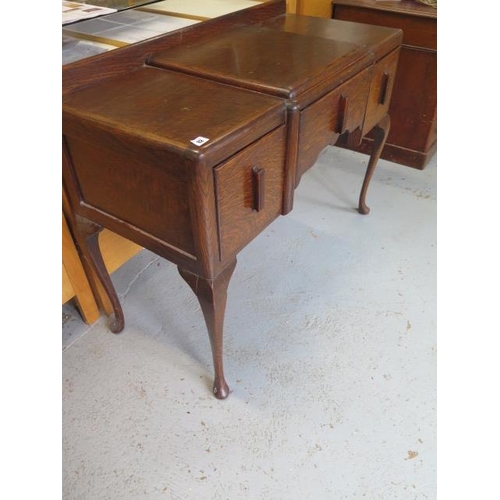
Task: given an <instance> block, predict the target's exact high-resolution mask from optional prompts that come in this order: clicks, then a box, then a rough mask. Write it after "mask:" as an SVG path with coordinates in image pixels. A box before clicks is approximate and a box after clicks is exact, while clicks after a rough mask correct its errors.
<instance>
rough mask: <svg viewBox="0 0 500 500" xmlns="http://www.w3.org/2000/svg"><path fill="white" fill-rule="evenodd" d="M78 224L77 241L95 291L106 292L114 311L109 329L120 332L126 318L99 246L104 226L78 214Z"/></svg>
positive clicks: (97, 293) (97, 294) (98, 294)
mask: <svg viewBox="0 0 500 500" xmlns="http://www.w3.org/2000/svg"><path fill="white" fill-rule="evenodd" d="M76 226H77V227H76V233H77V234H75V236H76V241H77V243H78V244H79V247H80V251H81V253H82V257H83V258H82V262H83V264H84V265H85V267H86V268H87V271H88V275H89V277H90V279H91V282H92V285H93V289H94V293H95V294H96V296H97V297H99V296H100V293H99V292H100V290H102V291H103V292H104V294H105V296H106V298H107V299H108V301H109V303H110V304H111V308H112V311H113V312H112V314H111V316H110V320H111V321H110V324H109V329H110V330H111V331H112V332H113V333H119V332H121V331H122V330H123V328H124V326H125V319H124V316H123V310H122V306H121V304H120V301H119V299H118V295H117V293H116V290H115V287H114V286H113V283H112V281H111V278H110V276H109V273H108V270H107V269H106V265H105V264H104V261H103V259H102V254H101V249H100V248H99V233H100V232H101V231H102V227H101V226H99V225H97V224H94V223H93V222H90V221H88V220H86V219H84V218H82V217H79V216H76Z"/></svg>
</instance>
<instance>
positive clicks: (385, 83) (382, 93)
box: [378, 71, 389, 104]
mask: <svg viewBox="0 0 500 500" xmlns="http://www.w3.org/2000/svg"><path fill="white" fill-rule="evenodd" d="M388 89H389V73H387V72H385V71H384V74H383V75H382V84H381V86H380V97H379V100H378V103H379V104H385V100H386V99H387V90H388Z"/></svg>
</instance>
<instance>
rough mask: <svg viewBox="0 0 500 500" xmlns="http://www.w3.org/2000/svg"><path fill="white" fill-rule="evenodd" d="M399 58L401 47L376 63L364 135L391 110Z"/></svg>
mask: <svg viewBox="0 0 500 500" xmlns="http://www.w3.org/2000/svg"><path fill="white" fill-rule="evenodd" d="M398 58H399V48H398V49H396V50H394V51H392V52H391V53H390V54H389V55H387V56H385V57H384V58H382V59H381V60H380V61H378V62H377V64H375V68H374V70H373V77H372V83H371V86H370V94H369V96H368V106H367V110H366V117H365V123H364V125H363V135H365V134H366V133H367V132H369V131H370V130H371V129H372V128H373V127H374V126H375V125H376V124H377V123H378V122H379V121H380V120H381V119H382V118H383V117H384V116H385V115H386V114H387V113H388V111H389V104H390V102H391V95H392V89H393V87H394V78H395V76H396V70H397V67H398Z"/></svg>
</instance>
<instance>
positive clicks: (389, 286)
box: [62, 147, 437, 500]
mask: <svg viewBox="0 0 500 500" xmlns="http://www.w3.org/2000/svg"><path fill="white" fill-rule="evenodd" d="M366 163H367V157H366V156H364V155H361V154H358V153H353V152H350V151H346V150H342V149H339V148H334V147H329V148H327V149H326V150H325V151H324V152H323V154H322V155H321V156H320V157H319V158H318V161H317V163H316V165H315V166H314V167H313V168H312V169H311V170H310V171H309V172H308V173H306V174H305V176H304V177H303V179H302V182H301V184H300V186H299V187H298V189H297V191H296V200H295V208H294V210H293V211H292V213H290V214H289V215H287V216H286V217H281V218H279V219H278V220H276V221H275V222H273V223H272V224H271V225H270V226H269V227H268V228H267V230H265V231H264V232H263V233H262V234H261V235H260V236H259V237H258V238H257V239H255V240H254V241H253V242H252V243H251V244H250V245H248V246H247V247H246V248H245V249H244V250H243V251H242V252H241V253H240V254H239V256H238V265H237V267H236V270H235V273H234V275H233V278H232V281H231V283H230V285H229V297H228V306H227V311H226V322H225V370H226V378H227V380H228V383H229V385H230V387H231V389H232V393H231V394H230V396H229V398H228V399H226V400H224V401H219V400H216V399H215V398H214V397H213V396H212V395H211V392H210V387H211V384H212V362H211V353H210V348H209V342H208V337H207V334H206V330H205V325H204V322H203V318H202V314H201V311H200V309H199V306H198V303H197V300H196V299H195V297H194V295H193V294H192V292H191V290H190V289H189V288H188V286H187V285H186V284H185V283H184V282H183V281H182V279H181V278H180V276H179V275H178V273H177V270H176V268H175V266H174V265H172V264H171V263H169V262H167V261H165V260H163V259H160V258H159V257H157V256H156V255H154V254H152V253H150V252H148V251H146V250H144V251H143V252H141V253H140V254H139V255H138V256H136V257H135V258H134V259H132V260H131V261H129V262H128V263H126V264H125V265H124V266H123V267H122V268H121V269H119V270H118V271H117V272H115V273H114V274H113V276H112V279H113V282H114V284H115V286H116V288H117V290H118V293H119V296H120V298H121V302H122V305H123V308H124V312H125V320H126V326H125V330H124V331H123V332H122V333H121V334H119V335H114V334H112V333H110V332H109V331H108V330H107V328H106V319H105V318H101V319H100V320H99V321H98V322H96V323H95V324H94V325H92V326H91V327H88V326H87V325H85V324H84V323H83V322H82V320H81V319H80V317H79V315H78V313H77V312H76V310H75V309H74V307H73V306H72V305H71V304H68V305H66V306H64V307H63V325H62V331H63V355H62V364H63V498H64V499H65V500H139V499H145V500H146V499H148V500H156V499H158V500H159V499H172V500H191V499H193V500H194V499H196V500H205V499H207V500H212V499H213V500H219V499H220V500H226V499H228V500H236V499H252V500H254V499H255V500H260V499H265V500H330V499H335V500H337V499H339V500H340V499H358V498H359V499H365V498H366V499H367V500H379V499H380V500H389V499H398V500H413V499H415V500H417V499H419V500H420V499H435V498H436V172H437V170H436V163H437V159H436V157H434V159H433V160H432V161H431V163H430V164H429V165H428V167H427V168H426V169H425V170H424V171H418V170H414V169H410V168H407V167H403V166H400V165H396V164H394V163H390V162H387V161H384V160H381V161H380V162H379V166H378V167H377V170H376V172H375V175H374V178H373V181H372V185H371V188H370V191H369V193H368V205H369V206H370V207H371V209H372V211H371V213H370V214H369V215H368V216H362V215H360V214H358V213H357V212H356V210H355V207H356V203H357V197H358V192H359V188H360V186H361V181H362V178H363V175H364V170H365V167H366Z"/></svg>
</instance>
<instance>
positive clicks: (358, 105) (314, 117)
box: [297, 66, 373, 180]
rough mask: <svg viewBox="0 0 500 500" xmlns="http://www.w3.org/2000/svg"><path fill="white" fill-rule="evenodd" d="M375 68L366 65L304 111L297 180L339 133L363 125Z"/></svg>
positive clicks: (301, 123)
mask: <svg viewBox="0 0 500 500" xmlns="http://www.w3.org/2000/svg"><path fill="white" fill-rule="evenodd" d="M372 71H373V66H370V67H368V68H366V69H364V70H363V71H362V72H361V73H359V74H358V75H356V76H355V77H353V78H351V79H350V80H348V81H347V82H345V83H343V84H342V85H340V86H339V87H337V88H335V89H334V90H332V91H331V92H329V93H328V94H326V95H325V96H323V97H321V98H320V99H318V100H317V101H315V102H314V103H313V104H311V105H310V106H308V107H307V108H305V109H304V110H303V111H302V113H301V117H300V136H299V159H298V164H297V180H299V179H300V176H301V175H302V174H303V173H304V172H305V171H306V170H307V169H308V168H309V167H311V166H312V165H313V164H314V162H315V161H316V158H317V157H318V155H319V154H320V153H321V151H322V150H323V149H324V148H325V147H326V146H327V145H328V144H333V143H334V142H335V141H336V140H337V138H338V136H339V135H340V134H342V133H344V132H346V131H349V132H352V131H353V130H355V129H356V128H358V127H359V128H361V127H362V126H363V120H364V116H365V108H366V102H367V99H368V94H369V91H370V82H371V78H372Z"/></svg>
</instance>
